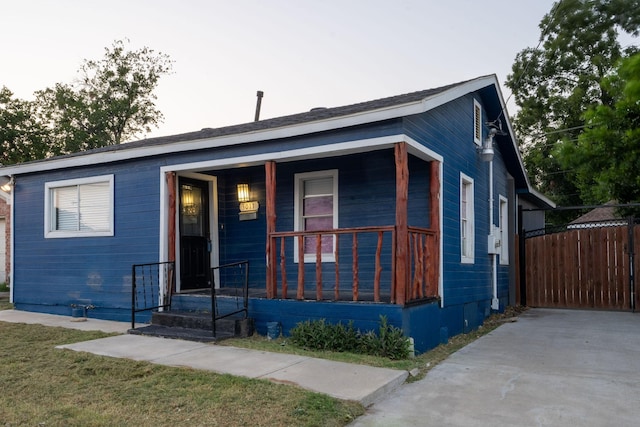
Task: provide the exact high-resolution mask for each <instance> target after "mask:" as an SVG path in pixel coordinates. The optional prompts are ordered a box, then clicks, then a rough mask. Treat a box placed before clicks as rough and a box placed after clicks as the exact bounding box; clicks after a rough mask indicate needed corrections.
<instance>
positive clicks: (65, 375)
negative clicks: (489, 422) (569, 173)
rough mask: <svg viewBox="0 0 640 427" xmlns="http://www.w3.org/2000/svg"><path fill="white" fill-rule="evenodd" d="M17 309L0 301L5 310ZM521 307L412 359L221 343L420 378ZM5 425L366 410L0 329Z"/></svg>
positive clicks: (280, 420) (263, 418)
mask: <svg viewBox="0 0 640 427" xmlns="http://www.w3.org/2000/svg"><path fill="white" fill-rule="evenodd" d="M7 308H11V304H9V303H8V302H5V301H0V309H7ZM521 311H523V309H521V308H516V309H513V308H510V309H509V310H508V311H507V312H505V313H503V314H500V315H493V316H491V317H489V318H488V319H486V320H485V323H484V325H483V326H482V327H481V328H480V329H478V330H476V331H473V332H471V333H469V334H466V335H458V336H455V337H452V338H451V339H450V340H449V342H448V343H447V344H445V345H440V346H438V347H436V348H435V349H433V350H431V351H429V352H426V353H424V354H422V355H420V356H418V357H415V358H413V359H408V360H399V361H393V360H390V359H385V358H380V357H373V356H366V355H358V354H350V353H332V352H318V351H307V350H304V349H299V348H296V347H294V346H292V345H290V344H288V343H287V341H286V339H278V340H271V341H270V340H267V339H266V338H265V337H261V336H254V337H251V338H246V339H234V340H228V341H223V343H224V345H233V346H237V347H244V348H251V349H258V350H263V351H273V352H284V353H293V354H298V355H305V356H310V357H319V358H325V359H331V360H337V361H342V362H348V363H359V364H366V365H371V366H379V367H386V368H393V369H403V370H408V371H412V377H410V381H415V380H417V379H420V378H423V377H424V375H426V373H427V372H428V371H429V370H430V369H431V368H433V367H434V366H436V365H437V364H438V363H439V362H441V361H442V360H444V359H446V358H447V357H448V356H449V355H451V354H452V353H454V352H456V351H458V350H459V349H460V348H462V347H464V346H465V345H467V344H469V343H471V342H473V341H474V340H476V339H477V338H479V337H480V336H482V335H485V334H487V333H489V332H490V331H492V330H493V329H495V328H496V327H498V326H499V325H501V324H502V323H504V322H505V321H508V319H510V318H512V317H513V316H516V315H518V314H519V313H520V312H521ZM0 336H1V337H2V345H0V361H1V363H0V384H2V395H1V399H2V401H1V402H0V425H1V426H4V427H13V426H21V425H29V426H32V425H42V426H87V427H93V426H130V425H135V426H165V425H166V426H173V425H184V424H187V423H189V424H194V425H208V426H231V427H233V426H245V425H251V426H279V425H287V426H288V425H293V426H344V425H346V424H348V423H350V422H351V421H353V420H354V419H355V418H356V417H358V416H360V415H361V414H362V413H363V412H364V408H363V407H362V406H361V405H359V404H357V403H354V402H344V401H340V400H337V399H334V398H331V397H328V396H325V395H322V394H318V393H312V392H308V391H305V390H302V389H300V388H297V387H292V386H289V385H282V384H274V383H271V382H268V381H265V380H252V379H245V378H240V377H234V376H230V375H219V374H214V373H210V372H205V371H198V370H193V369H188V368H173V367H165V366H159V365H153V364H150V363H147V362H136V361H132V360H126V359H115V358H108V357H102V356H96V355H92V354H87V353H78V352H74V351H71V350H57V349H55V346H56V345H60V344H66V343H72V342H79V341H85V340H90V339H96V338H100V337H104V336H108V334H105V333H101V332H84V331H76V330H69V329H63V328H51V327H45V326H40V325H24V324H10V323H4V322H0Z"/></svg>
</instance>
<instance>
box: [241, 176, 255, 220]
mask: <svg viewBox="0 0 640 427" xmlns="http://www.w3.org/2000/svg"><path fill="white" fill-rule="evenodd" d="M238 202H240V214H239V218H240V221H247V220H250V219H256V218H257V217H258V209H259V208H260V204H259V203H258V201H257V200H251V191H250V190H249V184H238Z"/></svg>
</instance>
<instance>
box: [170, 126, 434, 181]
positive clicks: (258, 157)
mask: <svg viewBox="0 0 640 427" xmlns="http://www.w3.org/2000/svg"><path fill="white" fill-rule="evenodd" d="M398 142H406V143H407V146H408V147H407V151H408V152H409V153H411V154H412V155H414V156H416V157H418V158H420V159H422V160H425V161H430V160H437V161H439V162H441V163H442V162H444V157H443V156H442V155H440V154H438V153H436V152H435V151H433V150H431V149H429V148H427V147H425V146H424V145H422V144H420V143H419V142H418V141H416V140H415V139H413V138H411V137H409V136H407V135H404V134H398V135H390V136H384V137H379V138H370V139H360V140H356V141H348V142H341V143H337V144H330V145H323V146H320V147H310V148H298V149H293V150H286V151H276V152H272V153H261V154H255V155H251V156H241V157H230V158H224V159H212V160H204V161H201V162H193V163H182V164H176V165H168V166H163V167H161V168H160V171H161V172H169V171H173V172H181V171H192V172H197V171H205V170H215V169H226V168H229V167H246V166H257V165H262V164H264V163H265V162H266V161H271V160H272V161H276V162H294V161H298V160H308V159H316V158H326V157H337V156H345V155H349V154H357V153H366V152H369V151H376V150H383V149H386V148H392V147H393V145H394V144H396V143H398Z"/></svg>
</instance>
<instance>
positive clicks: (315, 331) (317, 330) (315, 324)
mask: <svg viewBox="0 0 640 427" xmlns="http://www.w3.org/2000/svg"><path fill="white" fill-rule="evenodd" d="M358 334H359V332H358V331H357V330H356V329H355V328H354V327H353V322H349V323H348V324H347V325H344V324H342V323H337V324H331V323H327V322H326V321H325V320H324V319H321V320H314V321H309V320H307V321H305V322H300V323H298V324H297V325H296V327H294V328H293V329H292V330H291V332H290V335H291V338H290V340H291V342H292V343H293V344H295V345H297V346H298V347H302V348H307V349H310V350H331V351H338V352H344V351H355V350H356V349H357V348H358Z"/></svg>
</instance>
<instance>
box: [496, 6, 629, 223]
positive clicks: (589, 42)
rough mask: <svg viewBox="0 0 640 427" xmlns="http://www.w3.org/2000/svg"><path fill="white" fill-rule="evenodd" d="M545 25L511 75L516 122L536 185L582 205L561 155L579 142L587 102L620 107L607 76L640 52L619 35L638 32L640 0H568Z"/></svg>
mask: <svg viewBox="0 0 640 427" xmlns="http://www.w3.org/2000/svg"><path fill="white" fill-rule="evenodd" d="M539 27H540V29H541V36H540V44H539V45H538V47H536V48H527V49H524V50H523V51H521V52H520V53H518V55H517V56H516V59H515V62H514V64H513V67H512V74H510V75H509V76H508V77H507V81H506V85H507V87H509V89H510V90H511V91H512V92H513V94H514V97H515V102H516V104H517V105H518V106H519V107H520V109H519V111H518V113H517V115H516V117H515V118H514V126H515V129H516V131H517V132H518V135H519V137H520V140H521V141H522V143H523V146H522V149H523V154H524V156H523V157H524V162H525V165H526V167H527V170H528V171H529V173H530V174H531V178H532V182H533V183H534V185H536V187H538V189H540V190H541V191H543V192H544V193H546V194H548V195H549V196H550V197H551V198H552V199H554V200H555V201H556V202H557V203H558V204H559V205H565V206H567V205H579V204H582V201H583V200H582V196H581V194H580V191H579V189H578V188H577V186H576V181H575V179H576V173H575V171H573V170H567V169H565V168H564V167H563V165H562V164H561V163H560V162H559V160H558V158H557V156H555V155H554V153H555V150H556V148H557V146H558V145H565V144H575V143H576V142H577V138H578V136H579V135H580V133H581V132H582V129H583V128H584V126H585V118H584V112H585V111H586V110H587V109H588V108H591V107H595V106H597V105H605V106H613V102H614V97H613V95H612V94H611V93H610V90H611V89H610V88H609V87H608V86H607V84H605V80H606V78H607V77H608V76H610V75H611V74H612V73H613V72H614V70H615V67H616V65H617V63H618V61H619V60H620V59H621V58H625V57H628V56H629V55H631V54H633V53H634V52H635V51H636V50H637V49H636V48H635V47H628V48H623V47H622V46H621V44H620V42H619V34H620V33H627V34H631V35H634V36H637V35H638V31H639V29H640V0H561V1H558V2H556V3H554V5H553V7H552V9H551V11H550V12H549V13H548V14H546V15H545V16H544V18H543V19H542V21H541V22H540V25H539ZM562 219H566V218H562Z"/></svg>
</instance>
